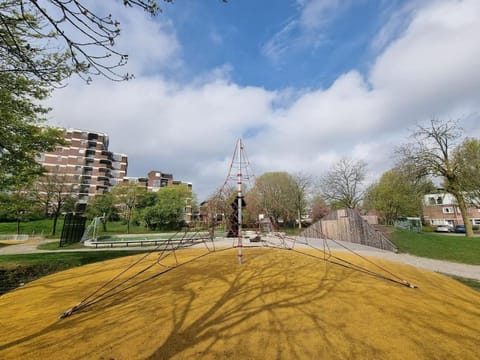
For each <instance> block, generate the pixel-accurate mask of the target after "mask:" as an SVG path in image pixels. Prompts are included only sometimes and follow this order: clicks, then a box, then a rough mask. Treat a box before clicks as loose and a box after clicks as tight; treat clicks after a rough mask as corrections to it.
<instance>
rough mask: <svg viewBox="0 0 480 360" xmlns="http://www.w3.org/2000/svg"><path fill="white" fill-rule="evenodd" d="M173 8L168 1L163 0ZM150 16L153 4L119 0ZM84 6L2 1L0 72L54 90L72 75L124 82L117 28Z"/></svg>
mask: <svg viewBox="0 0 480 360" xmlns="http://www.w3.org/2000/svg"><path fill="white" fill-rule="evenodd" d="M163 1H164V2H172V0H163ZM123 4H124V5H125V6H127V7H137V8H141V9H143V10H145V11H146V12H148V13H150V14H152V15H155V14H157V12H158V11H159V10H160V9H159V6H158V1H156V0H123ZM92 7H93V6H88V5H87V4H86V1H84V0H4V1H2V2H1V4H0V58H1V59H2V61H1V62H0V72H5V71H8V72H14V73H16V74H21V75H24V76H26V77H34V78H36V79H39V80H42V81H43V82H44V83H47V84H49V85H55V84H57V83H59V82H60V81H62V80H64V79H65V78H67V77H69V76H70V75H71V74H72V73H78V74H80V76H81V77H82V78H83V79H85V80H86V81H90V80H91V76H92V75H102V76H104V77H106V78H108V79H110V80H115V81H119V80H128V79H130V78H132V75H131V74H128V73H127V74H122V73H119V72H118V69H119V67H121V66H123V65H124V64H126V62H127V60H128V55H126V54H124V53H121V52H119V51H118V50H116V49H115V42H116V40H117V38H118V36H119V35H120V23H119V22H118V21H117V20H116V19H115V18H113V16H112V14H98V13H96V12H95V11H94V10H93V9H92Z"/></svg>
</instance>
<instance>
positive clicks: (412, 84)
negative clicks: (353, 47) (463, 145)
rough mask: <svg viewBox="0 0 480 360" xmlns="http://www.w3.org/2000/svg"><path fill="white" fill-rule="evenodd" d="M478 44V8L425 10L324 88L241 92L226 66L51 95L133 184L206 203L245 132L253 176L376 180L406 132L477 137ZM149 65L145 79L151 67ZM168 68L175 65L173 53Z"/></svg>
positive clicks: (468, 2) (450, 5)
mask: <svg viewBox="0 0 480 360" xmlns="http://www.w3.org/2000/svg"><path fill="white" fill-rule="evenodd" d="M129 31H130V29H129ZM156 31H158V32H161V33H162V32H164V31H166V35H165V36H167V37H168V36H173V35H172V34H173V33H174V32H173V31H171V30H169V29H167V30H165V28H163V27H159V28H156ZM479 33H480V2H478V1H476V0H464V1H457V0H451V1H448V0H447V1H435V2H429V3H427V4H426V5H424V7H419V8H418V9H417V10H416V11H415V13H414V15H413V17H412V21H411V22H410V23H409V25H408V27H407V28H406V29H404V31H403V33H402V34H401V35H400V36H398V37H396V38H395V40H393V42H391V43H389V44H388V45H386V46H385V49H384V51H383V52H382V53H381V54H379V56H378V58H377V59H376V61H375V62H374V65H373V66H372V68H371V69H370V71H369V73H368V74H361V73H359V72H357V71H350V72H347V73H345V74H343V75H342V76H340V77H338V79H336V81H335V82H334V83H333V84H332V85H331V86H330V87H328V88H325V89H314V90H300V91H298V90H292V89H286V90H279V91H268V90H265V89H263V88H260V87H253V86H252V87H249V86H240V85H237V84H235V83H234V82H233V81H231V80H230V78H229V74H230V73H231V72H233V71H234V69H233V68H231V67H229V66H227V67H226V68H220V69H218V70H216V69H213V70H212V71H210V72H209V73H208V74H199V76H198V77H197V78H196V79H193V80H192V82H191V83H190V84H178V83H176V82H174V81H172V80H165V79H164V78H162V77H147V76H140V77H139V78H137V79H136V80H134V81H132V82H127V83H121V84H116V83H110V82H106V81H96V82H94V84H93V85H92V86H85V85H84V84H75V83H74V84H72V86H70V87H68V88H66V89H61V90H58V91H56V92H55V94H54V96H53V98H52V100H51V105H52V106H53V107H54V109H55V110H54V111H53V113H52V122H53V123H57V124H61V125H64V126H71V127H79V128H86V129H91V130H96V131H104V132H107V133H108V134H109V135H110V137H111V149H112V150H114V151H119V152H125V153H127V154H128V155H129V159H130V168H129V172H130V175H132V176H135V175H137V176H140V175H144V174H145V173H146V172H147V171H149V170H151V169H158V170H162V171H166V172H172V173H173V174H174V176H175V177H176V178H178V179H180V180H185V181H192V182H193V184H194V189H195V191H197V192H198V193H199V195H200V196H199V197H200V200H202V199H203V198H204V197H205V196H207V195H208V194H210V193H211V192H212V191H213V190H214V189H215V188H216V187H218V186H220V185H222V184H223V181H224V179H225V176H226V175H227V171H228V165H229V161H230V156H231V154H232V152H233V147H234V145H235V140H236V139H237V138H238V137H240V136H241V135H242V134H244V133H245V132H248V133H249V136H248V137H247V138H246V139H245V144H246V149H247V151H248V155H249V157H250V161H251V163H252V164H253V168H254V170H255V171H256V173H257V174H261V173H262V172H264V171H273V170H286V171H291V172H299V171H301V172H305V173H309V174H313V175H319V174H322V173H323V172H324V171H326V170H327V169H328V167H329V166H330V165H331V164H332V163H333V162H335V161H337V160H338V159H339V158H341V157H342V156H353V157H356V158H359V159H364V160H365V161H367V163H369V169H370V173H371V174H370V176H371V178H373V176H376V175H379V174H380V173H381V172H382V171H384V170H386V169H388V168H389V167H391V166H392V165H393V160H392V158H391V157H392V150H393V148H394V147H395V146H396V145H399V144H401V143H402V142H404V141H406V136H407V135H408V133H409V129H411V128H413V127H414V126H415V124H416V123H417V122H418V121H424V120H428V118H429V117H430V116H431V115H433V114H435V115H436V116H437V117H440V118H457V117H461V118H463V119H465V120H464V122H463V123H464V127H465V129H466V130H467V131H468V134H469V135H470V136H480V95H479V94H480V72H479V71H478V69H479V68H480V42H479V41H478V36H477V34H479ZM172 39H174V37H172ZM131 41H133V40H131ZM167 47H168V46H167ZM178 47H179V46H177V49H178ZM172 48H173V49H175V48H176V47H175V46H173V47H172ZM140 50H141V49H140ZM140 50H139V51H140ZM134 55H135V54H134ZM142 59H144V60H145V63H143V61H144V60H142V61H141V62H140V64H141V68H142V69H143V68H144V67H147V68H148V67H149V66H151V64H150V62H149V61H150V60H148V61H147V59H148V57H142ZM132 60H133V58H132ZM159 61H160V62H161V61H162V60H159ZM168 61H174V62H175V61H179V60H178V51H177V50H175V51H173V52H171V55H170V58H169V60H168ZM291 94H295V96H291Z"/></svg>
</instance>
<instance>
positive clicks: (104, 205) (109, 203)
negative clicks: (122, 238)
mask: <svg viewBox="0 0 480 360" xmlns="http://www.w3.org/2000/svg"><path fill="white" fill-rule="evenodd" d="M86 214H87V217H88V218H89V219H93V218H95V217H101V222H102V227H103V231H107V223H108V221H111V220H113V219H115V218H116V217H117V216H118V210H117V208H116V207H115V204H114V199H113V195H112V193H109V192H107V193H105V194H100V195H95V198H94V199H93V200H92V201H91V202H90V203H89V204H88V207H87V213H86Z"/></svg>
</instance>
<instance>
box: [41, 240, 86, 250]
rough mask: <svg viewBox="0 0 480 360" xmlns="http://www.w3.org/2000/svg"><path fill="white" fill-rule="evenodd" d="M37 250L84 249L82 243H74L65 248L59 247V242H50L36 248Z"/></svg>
mask: <svg viewBox="0 0 480 360" xmlns="http://www.w3.org/2000/svg"><path fill="white" fill-rule="evenodd" d="M37 249H40V250H60V251H61V250H72V249H85V246H83V243H74V244H70V245H66V246H62V247H60V242H59V241H52V242H48V243H44V244H40V245H38V246H37Z"/></svg>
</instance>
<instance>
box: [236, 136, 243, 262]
mask: <svg viewBox="0 0 480 360" xmlns="http://www.w3.org/2000/svg"><path fill="white" fill-rule="evenodd" d="M242 150H243V145H242V139H238V143H237V151H238V174H237V178H238V179H237V204H238V263H239V264H240V265H241V264H242V263H243V241H242V199H243V196H242Z"/></svg>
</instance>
